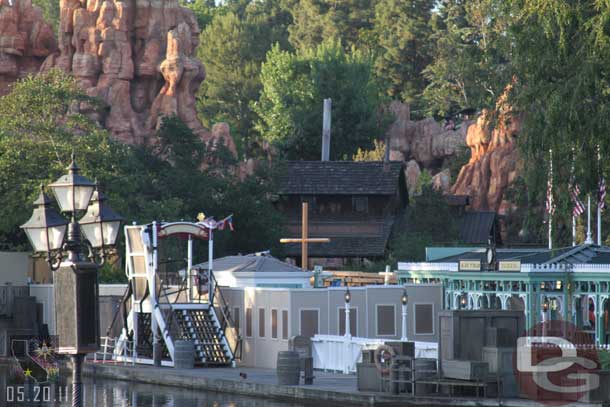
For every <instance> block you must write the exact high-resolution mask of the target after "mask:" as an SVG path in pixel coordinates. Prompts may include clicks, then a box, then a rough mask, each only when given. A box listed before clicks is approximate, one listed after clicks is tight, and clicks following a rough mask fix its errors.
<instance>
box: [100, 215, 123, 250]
mask: <svg viewBox="0 0 610 407" xmlns="http://www.w3.org/2000/svg"><path fill="white" fill-rule="evenodd" d="M103 225H104V244H105V245H107V246H114V244H115V243H116V239H117V237H118V235H119V230H120V228H121V222H120V221H114V222H104V224H103Z"/></svg>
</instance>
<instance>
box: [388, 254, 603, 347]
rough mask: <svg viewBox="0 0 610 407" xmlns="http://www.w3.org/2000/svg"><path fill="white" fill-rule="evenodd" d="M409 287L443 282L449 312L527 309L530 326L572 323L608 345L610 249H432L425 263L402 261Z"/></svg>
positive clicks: (401, 269)
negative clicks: (547, 322) (545, 308)
mask: <svg viewBox="0 0 610 407" xmlns="http://www.w3.org/2000/svg"><path fill="white" fill-rule="evenodd" d="M398 279H399V282H400V283H401V284H405V283H442V285H443V307H444V308H445V309H459V308H468V309H475V310H476V309H503V310H523V312H524V313H525V318H526V326H527V327H528V328H529V327H532V326H534V325H535V324H537V323H539V322H541V321H542V318H543V311H542V305H543V303H544V301H545V300H547V301H548V303H549V305H550V307H549V308H550V310H549V314H550V315H548V316H547V318H550V319H553V320H555V319H561V320H566V321H570V322H572V323H574V324H575V325H576V326H577V327H578V328H580V329H582V330H584V331H585V332H589V333H590V335H591V336H593V337H594V338H595V342H596V343H597V344H602V345H608V343H609V341H610V329H609V322H608V318H609V317H608V314H609V311H610V247H607V246H596V245H579V246H574V247H567V248H559V249H554V250H549V249H542V248H540V249H538V248H536V249H531V248H527V249H510V248H506V249H493V248H472V247H470V248H454V247H452V248H428V249H427V250H426V261H425V262H416V263H414V262H399V263H398Z"/></svg>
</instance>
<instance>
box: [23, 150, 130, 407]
mask: <svg viewBox="0 0 610 407" xmlns="http://www.w3.org/2000/svg"><path fill="white" fill-rule="evenodd" d="M79 172H80V169H79V168H78V166H77V165H76V162H75V161H74V154H72V162H71V163H70V166H69V167H68V174H67V175H64V176H62V177H60V178H59V179H58V180H57V181H55V182H54V183H52V184H50V185H49V187H50V188H51V190H52V191H53V194H54V195H55V198H56V200H57V203H58V204H59V208H60V209H61V211H62V212H66V213H68V214H69V217H70V222H67V221H66V220H65V219H64V218H62V217H61V216H60V215H59V214H58V213H57V212H56V211H55V209H53V207H52V206H51V205H52V202H53V201H52V200H51V199H50V198H49V197H48V196H47V195H46V194H45V193H44V190H43V189H42V188H41V189H42V190H41V193H40V196H39V197H38V199H37V200H36V201H35V202H34V205H36V208H35V209H34V213H33V214H32V217H31V218H30V220H28V221H27V222H26V223H25V224H23V225H22V226H21V227H22V228H23V230H24V231H25V233H26V234H27V236H28V239H29V240H30V243H31V244H32V246H33V247H34V251H35V252H36V253H46V255H47V261H48V262H49V265H50V267H51V270H53V271H54V272H55V273H54V276H53V289H54V296H55V312H56V315H58V316H59V318H56V330H57V335H58V337H59V344H58V353H60V354H66V355H70V357H71V359H72V364H73V370H72V385H73V392H72V405H73V406H75V407H80V406H81V405H82V401H81V387H82V377H81V369H82V362H83V359H84V357H85V355H86V354H87V353H90V352H95V351H97V350H98V348H99V306H98V280H97V270H98V268H99V265H100V264H101V263H103V262H104V260H105V258H106V256H107V254H108V253H107V252H106V249H110V248H112V247H113V246H114V245H115V243H116V239H117V236H118V231H119V228H120V224H121V221H122V218H121V217H120V216H118V215H117V214H116V213H115V212H114V211H113V210H112V209H111V208H110V207H108V206H106V205H102V202H103V201H104V196H103V195H102V194H101V193H100V192H99V191H98V190H97V184H96V183H93V182H91V181H90V180H88V179H87V178H86V177H84V176H82V175H80V174H79ZM94 192H95V193H94ZM92 198H93V199H92ZM85 210H87V213H86V214H85V216H84V217H83V218H82V219H81V221H80V222H77V221H76V218H77V216H78V215H79V213H81V212H83V211H85ZM66 225H67V233H66ZM81 228H82V231H83V233H84V235H85V236H84V237H85V238H86V239H84V240H83V236H82V234H81Z"/></svg>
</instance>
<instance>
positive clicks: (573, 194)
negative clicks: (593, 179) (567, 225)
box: [569, 178, 586, 217]
mask: <svg viewBox="0 0 610 407" xmlns="http://www.w3.org/2000/svg"><path fill="white" fill-rule="evenodd" d="M569 190H570V198H572V203H573V204H574V208H573V209H572V215H574V216H576V217H577V216H580V215H582V214H583V213H585V209H586V208H585V204H584V203H583V202H582V201H581V200H580V198H579V195H580V187H579V186H578V184H576V182H575V181H574V178H572V181H571V182H570V187H569Z"/></svg>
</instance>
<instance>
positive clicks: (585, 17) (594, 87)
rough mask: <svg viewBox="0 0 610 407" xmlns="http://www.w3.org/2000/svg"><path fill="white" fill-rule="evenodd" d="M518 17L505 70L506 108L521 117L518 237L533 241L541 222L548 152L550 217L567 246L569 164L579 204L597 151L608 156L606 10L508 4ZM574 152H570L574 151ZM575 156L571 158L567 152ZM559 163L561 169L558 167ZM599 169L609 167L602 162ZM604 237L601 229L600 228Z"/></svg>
mask: <svg viewBox="0 0 610 407" xmlns="http://www.w3.org/2000/svg"><path fill="white" fill-rule="evenodd" d="M511 4H512V6H513V7H515V9H519V10H520V11H521V12H520V13H518V14H516V16H517V17H518V18H516V19H515V20H514V21H513V22H512V25H511V33H512V38H513V41H514V52H513V57H512V64H513V66H514V70H515V73H516V77H517V78H518V80H517V83H516V85H515V89H514V94H513V97H512V103H513V105H514V106H515V108H516V109H518V110H519V111H521V112H524V116H523V117H524V122H523V130H522V132H521V134H520V135H519V146H520V149H521V157H522V160H523V162H524V163H537V164H538V165H524V166H523V179H522V188H520V189H519V190H518V191H515V195H516V196H515V201H516V202H519V203H521V207H522V211H524V212H525V214H524V228H525V231H524V232H525V233H526V234H527V235H529V236H534V237H536V236H540V235H541V234H542V233H540V232H539V228H540V225H542V222H541V219H542V217H543V216H544V213H543V208H544V202H545V190H546V182H547V176H546V174H547V171H548V161H549V160H548V150H549V149H552V150H553V156H554V161H555V166H554V181H555V192H556V194H555V197H556V200H557V205H558V208H557V212H556V215H555V221H556V222H557V224H556V226H555V227H556V230H560V231H561V230H565V231H566V232H565V233H563V234H562V235H561V238H560V242H561V243H564V244H566V243H568V242H569V240H570V232H569V230H570V229H571V226H570V224H571V208H572V204H571V202H570V200H569V195H568V192H567V186H568V184H569V179H570V176H571V165H570V163H572V162H574V167H575V175H576V179H577V181H578V183H579V185H580V187H581V190H582V191H583V195H581V197H583V196H584V195H585V194H586V193H588V192H589V191H591V192H592V198H593V199H592V200H594V197H595V191H596V189H597V188H596V184H597V179H598V169H597V160H596V148H597V146H598V145H599V146H600V148H601V151H602V157H606V156H607V155H608V152H610V138H609V137H608V136H607V131H608V128H609V126H610V96H609V95H610V70H609V68H608V64H607V61H608V59H609V58H610V37H609V35H608V33H607V28H606V27H607V21H608V16H610V5H608V4H606V3H602V2H596V1H583V2H572V1H564V0H561V1H555V2H547V1H541V0H522V1H516V0H515V1H512V2H511ZM573 149H574V150H573ZM573 151H574V152H573ZM558 163H563V165H557V164H558ZM601 170H602V171H603V172H604V173H605V174H606V179H608V178H609V177H608V174H609V170H610V166H609V164H608V161H607V160H604V159H602V161H601ZM606 230H607V229H606Z"/></svg>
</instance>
